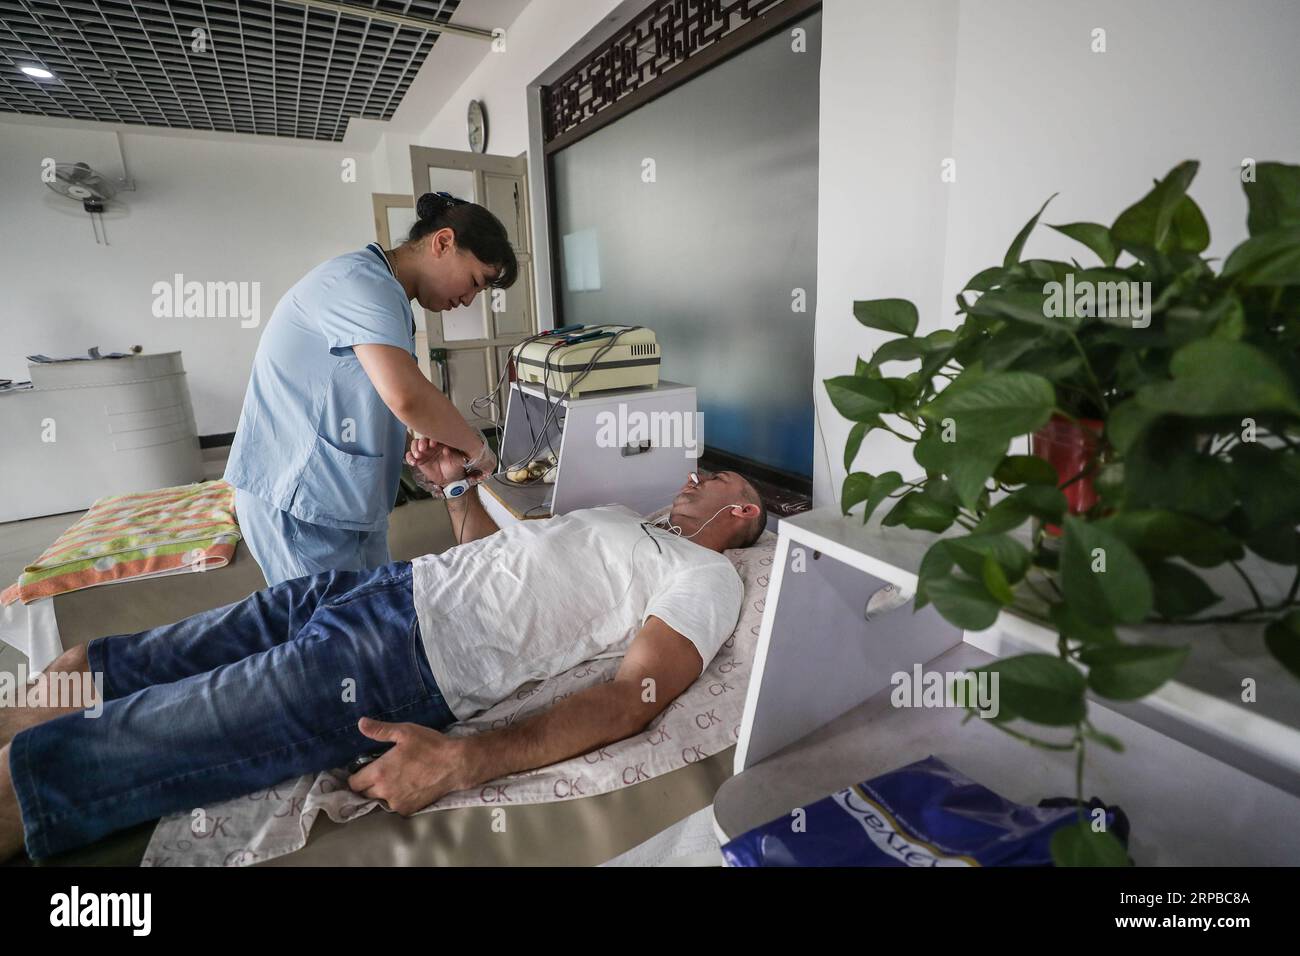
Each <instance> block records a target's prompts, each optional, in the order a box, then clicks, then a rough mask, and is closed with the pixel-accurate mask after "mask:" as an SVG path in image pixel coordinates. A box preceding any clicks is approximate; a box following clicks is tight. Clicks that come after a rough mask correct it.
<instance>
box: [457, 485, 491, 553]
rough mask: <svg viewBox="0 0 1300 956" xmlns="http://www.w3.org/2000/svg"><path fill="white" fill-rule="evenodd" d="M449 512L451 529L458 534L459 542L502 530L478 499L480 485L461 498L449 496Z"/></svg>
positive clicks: (475, 539)
mask: <svg viewBox="0 0 1300 956" xmlns="http://www.w3.org/2000/svg"><path fill="white" fill-rule="evenodd" d="M447 514H448V515H449V516H450V518H451V530H452V532H453V533H455V535H456V543H457V544H465V543H466V542H467V541H477V540H478V539H479V538H486V537H487V536H488V535H490V534H495V533H496V532H498V531H500V530H501V529H500V527H498V526H497V523H496V522H495V521H493V520H492V516H491V515H490V514H488V513H487V509H485V508H484V507H483V502H481V501H479V500H478V485H475V486H474V487H473V488H471V489H470V490H469V491H467V492H465V494H463V495H461V496H460V497H459V498H448V499H447Z"/></svg>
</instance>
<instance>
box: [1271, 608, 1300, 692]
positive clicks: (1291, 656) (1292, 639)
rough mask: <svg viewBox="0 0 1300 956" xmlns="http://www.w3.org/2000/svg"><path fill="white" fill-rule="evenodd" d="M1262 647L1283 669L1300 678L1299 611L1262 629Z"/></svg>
mask: <svg viewBox="0 0 1300 956" xmlns="http://www.w3.org/2000/svg"><path fill="white" fill-rule="evenodd" d="M1264 646H1265V647H1267V648H1268V652H1269V653H1270V654H1272V655H1273V657H1274V658H1276V660H1277V661H1278V663H1280V664H1281V665H1282V666H1283V667H1285V668H1286V669H1287V670H1289V671H1290V672H1291V673H1292V674H1294V675H1295V676H1296V677H1300V611H1292V612H1291V613H1289V614H1287V615H1286V616H1285V617H1280V618H1278V619H1277V620H1276V621H1273V622H1272V623H1270V624H1269V625H1268V627H1266V628H1265V629H1264Z"/></svg>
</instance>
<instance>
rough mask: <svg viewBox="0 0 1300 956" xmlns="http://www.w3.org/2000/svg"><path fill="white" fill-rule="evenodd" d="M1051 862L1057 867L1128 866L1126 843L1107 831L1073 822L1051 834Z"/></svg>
mask: <svg viewBox="0 0 1300 956" xmlns="http://www.w3.org/2000/svg"><path fill="white" fill-rule="evenodd" d="M1052 862H1053V863H1055V864H1056V865H1057V866H1128V865H1129V860H1128V853H1127V851H1125V849H1124V844H1122V843H1120V842H1119V840H1117V839H1116V838H1115V835H1114V834H1113V833H1111V832H1110V831H1108V830H1101V831H1097V830H1093V828H1092V827H1091V826H1089V825H1088V824H1086V823H1072V824H1069V825H1068V826H1063V827H1061V829H1059V830H1057V831H1056V832H1055V833H1053V834H1052Z"/></svg>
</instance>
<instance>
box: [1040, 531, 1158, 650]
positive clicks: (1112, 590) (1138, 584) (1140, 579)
mask: <svg viewBox="0 0 1300 956" xmlns="http://www.w3.org/2000/svg"><path fill="white" fill-rule="evenodd" d="M1064 523H1065V538H1064V541H1063V542H1062V544H1061V585H1062V587H1063V588H1064V590H1065V597H1066V600H1067V601H1068V602H1069V604H1070V607H1071V608H1072V609H1074V610H1076V611H1077V612H1078V614H1079V616H1080V617H1081V618H1083V619H1084V620H1085V621H1088V622H1089V623H1091V624H1098V625H1110V624H1136V623H1137V622H1139V621H1141V620H1143V619H1144V618H1145V617H1146V616H1147V615H1148V614H1149V613H1150V612H1151V606H1152V594H1151V579H1150V578H1149V577H1148V576H1147V572H1146V568H1145V567H1143V566H1142V562H1141V561H1139V560H1138V558H1137V555H1135V554H1134V553H1133V552H1132V550H1130V549H1129V546H1128V545H1126V544H1125V543H1124V542H1123V540H1122V539H1120V538H1119V537H1118V536H1116V535H1114V534H1112V533H1111V532H1109V531H1107V530H1105V529H1104V528H1102V527H1100V526H1098V525H1096V524H1089V523H1088V522H1086V521H1081V520H1080V519H1078V518H1075V517H1074V516H1072V515H1067V516H1066V517H1065V519H1064ZM1094 567H1096V568H1097V570H1094Z"/></svg>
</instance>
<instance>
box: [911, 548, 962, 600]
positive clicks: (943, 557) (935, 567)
mask: <svg viewBox="0 0 1300 956" xmlns="http://www.w3.org/2000/svg"><path fill="white" fill-rule="evenodd" d="M952 569H953V560H952V556H951V555H950V554H949V553H948V545H947V543H946V542H944V541H943V540H939V541H936V542H935V543H934V544H932V545H930V547H929V549H928V550H927V551H926V552H925V556H924V557H923V558H921V566H920V568H919V569H918V570H917V573H916V577H917V582H916V599H915V601H914V603H915V606H916V610H918V611H919V610H920V609H921V608H923V607H925V605H926V604H928V603H929V601H930V595H929V593H928V588H929V586H930V584H931V583H933V582H934V581H937V580H939V579H940V578H946V577H948V576H949V575H950V574H952Z"/></svg>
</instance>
